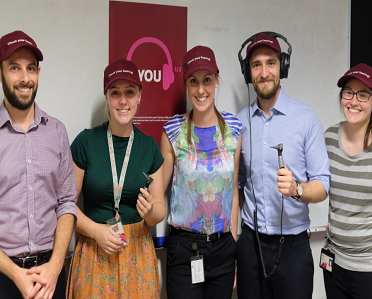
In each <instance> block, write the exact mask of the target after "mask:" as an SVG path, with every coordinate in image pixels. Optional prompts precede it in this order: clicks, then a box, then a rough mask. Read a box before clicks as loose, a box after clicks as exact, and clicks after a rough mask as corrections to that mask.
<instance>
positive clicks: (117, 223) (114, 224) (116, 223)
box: [106, 216, 128, 246]
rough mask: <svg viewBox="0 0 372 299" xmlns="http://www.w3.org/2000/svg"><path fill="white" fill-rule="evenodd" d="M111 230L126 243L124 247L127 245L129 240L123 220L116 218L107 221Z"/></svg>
mask: <svg viewBox="0 0 372 299" xmlns="http://www.w3.org/2000/svg"><path fill="white" fill-rule="evenodd" d="M106 223H107V224H108V225H109V226H110V228H111V229H112V230H113V231H114V232H115V233H116V234H117V235H118V236H119V238H120V239H121V240H122V241H123V242H124V246H125V245H127V243H128V240H127V238H126V236H125V233H124V229H123V225H122V224H121V219H120V216H119V219H118V220H116V219H115V217H114V218H111V219H109V220H107V221H106Z"/></svg>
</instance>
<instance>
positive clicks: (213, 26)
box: [0, 0, 349, 298]
mask: <svg viewBox="0 0 372 299" xmlns="http://www.w3.org/2000/svg"><path fill="white" fill-rule="evenodd" d="M137 2H143V3H156V4H166V5H179V6H186V7H188V48H191V47H193V46H195V45H197V44H202V45H206V46H210V47H211V48H212V49H213V50H214V51H215V54H216V58H217V63H218V66H219V69H220V74H221V79H222V86H221V90H220V92H219V95H218V100H217V107H218V109H220V110H226V111H230V112H232V113H237V112H238V111H240V110H241V109H242V108H243V107H245V106H246V105H247V89H246V85H245V83H244V79H243V77H242V75H241V73H240V66H239V63H238V59H237V53H238V50H239V49H240V46H241V45H242V43H243V42H244V41H245V40H246V39H247V38H248V37H250V36H251V35H253V34H255V33H257V32H259V31H266V30H267V31H276V32H278V33H281V34H282V35H284V36H285V37H286V38H287V39H288V41H289V42H290V43H291V44H292V47H293V54H292V57H291V68H290V70H289V79H287V80H282V86H283V88H284V89H285V90H286V93H287V94H288V95H290V96H292V97H294V98H297V99H298V100H300V101H302V102H304V103H306V104H308V105H310V106H311V107H312V108H313V109H314V110H315V112H316V113H317V114H318V116H319V118H320V120H321V122H322V124H323V128H324V130H325V129H326V128H327V127H329V126H330V125H332V124H334V123H336V122H339V121H340V120H341V119H342V116H341V113H340V109H339V106H338V102H337V93H338V88H337V87H336V82H337V80H338V78H339V77H340V76H341V75H342V74H343V73H344V72H345V71H346V70H347V68H348V65H349V59H348V57H349V0H326V1H324V0H297V1H291V0H265V1H256V0H231V1H226V0H203V1H200V0H177V1H176V0H163V1H158V0H153V1H137ZM108 7H109V1H108V0H78V1H76V0H64V1H53V0H35V1H31V2H30V1H26V0H17V1H12V0H2V1H1V2H0V35H1V36H2V35H4V34H6V33H8V32H11V31H14V30H17V29H20V30H23V31H25V32H26V33H28V34H29V35H30V36H31V37H33V38H34V39H35V41H36V42H37V44H38V45H39V47H40V49H41V50H42V52H43V54H44V58H45V61H43V62H42V63H41V74H40V79H39V80H40V86H39V91H38V95H37V98H36V101H37V103H38V104H39V105H40V107H41V108H42V109H44V110H46V111H47V112H48V113H49V114H51V115H53V116H55V117H57V118H59V119H60V120H61V121H62V122H64V123H65V125H66V127H67V131H68V134H69V138H70V142H71V141H72V140H73V139H74V138H75V136H76V135H77V134H78V133H79V132H80V131H81V130H82V129H84V128H87V127H92V126H94V125H97V124H99V123H101V122H102V121H103V120H104V109H103V107H104V97H103V94H102V81H103V70H104V68H105V67H106V65H107V62H108V30H109V28H108V21H109V11H108ZM282 46H283V47H282V48H283V49H285V50H286V49H287V47H286V45H285V44H282ZM327 211H328V206H327V202H324V203H321V204H317V205H312V206H311V218H312V227H317V226H319V225H323V224H326V222H327ZM316 275H317V274H316ZM316 279H318V278H316ZM318 280H319V279H318ZM319 281H320V283H321V280H319ZM315 287H316V288H317V287H319V288H323V285H322V283H321V284H320V285H319V283H318V285H317V284H315ZM316 296H318V297H316ZM322 296H324V291H322V290H321V291H320V295H318V294H314V298H322Z"/></svg>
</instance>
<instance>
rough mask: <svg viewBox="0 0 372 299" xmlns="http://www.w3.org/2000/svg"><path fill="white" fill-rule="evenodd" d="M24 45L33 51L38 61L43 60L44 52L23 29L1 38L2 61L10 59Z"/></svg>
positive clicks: (0, 51) (0, 56)
mask: <svg viewBox="0 0 372 299" xmlns="http://www.w3.org/2000/svg"><path fill="white" fill-rule="evenodd" d="M21 47H24V48H28V49H30V50H31V51H33V52H34V53H35V55H36V58H37V60H38V61H43V54H42V53H41V51H40V50H39V48H38V47H37V45H36V43H35V41H34V40H33V39H32V38H31V37H29V36H28V35H27V34H26V33H24V32H23V31H19V30H18V31H14V32H11V33H8V34H6V35H4V36H3V37H2V38H1V39H0V62H3V61H5V60H8V59H9V58H10V56H12V54H13V53H14V52H15V51H16V50H18V49H19V48H21Z"/></svg>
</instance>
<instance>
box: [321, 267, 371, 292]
mask: <svg viewBox="0 0 372 299" xmlns="http://www.w3.org/2000/svg"><path fill="white" fill-rule="evenodd" d="M323 278H324V285H325V290H326V294H327V298H328V299H371V298H372V272H357V271H350V270H346V269H344V268H342V267H340V266H338V265H337V264H336V263H333V271H332V273H330V272H328V271H326V270H323Z"/></svg>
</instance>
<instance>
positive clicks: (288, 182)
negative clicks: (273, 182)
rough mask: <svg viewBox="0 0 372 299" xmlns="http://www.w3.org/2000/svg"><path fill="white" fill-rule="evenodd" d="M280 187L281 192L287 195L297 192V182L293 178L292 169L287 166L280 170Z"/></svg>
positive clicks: (293, 194)
mask: <svg viewBox="0 0 372 299" xmlns="http://www.w3.org/2000/svg"><path fill="white" fill-rule="evenodd" d="M278 188H279V192H280V193H282V194H283V195H284V196H286V197H291V196H295V195H296V194H297V183H296V182H295V180H294V179H293V176H292V171H290V170H289V169H288V168H287V166H284V168H281V169H279V170H278Z"/></svg>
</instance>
